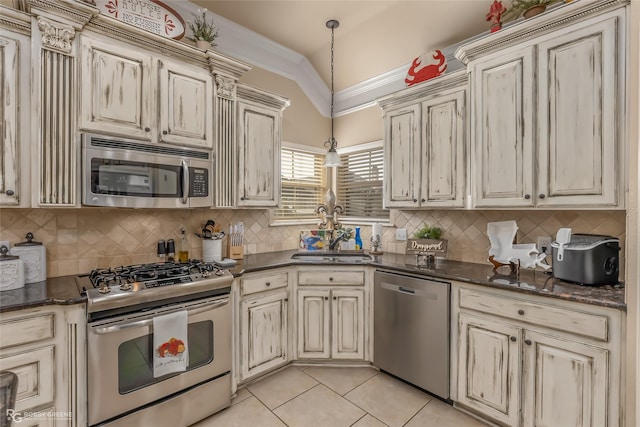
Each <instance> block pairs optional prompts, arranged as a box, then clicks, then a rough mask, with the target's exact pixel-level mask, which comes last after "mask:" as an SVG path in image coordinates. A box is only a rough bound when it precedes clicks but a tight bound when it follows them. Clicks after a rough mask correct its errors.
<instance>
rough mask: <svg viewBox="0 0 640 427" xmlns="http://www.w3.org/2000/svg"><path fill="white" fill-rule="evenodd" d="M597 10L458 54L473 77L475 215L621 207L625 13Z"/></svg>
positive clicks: (552, 17) (561, 16) (553, 16)
mask: <svg viewBox="0 0 640 427" xmlns="http://www.w3.org/2000/svg"><path fill="white" fill-rule="evenodd" d="M602 3H604V2H597V1H593V2H585V3H582V4H577V3H576V4H567V5H565V6H564V7H558V8H557V9H554V10H553V11H552V12H549V13H548V14H545V16H544V17H540V18H537V19H536V20H530V21H523V22H521V23H519V24H518V25H514V26H513V27H510V28H509V31H506V32H498V33H495V34H492V35H490V36H488V37H485V38H482V39H477V40H474V41H472V42H470V43H468V44H465V45H462V46H460V48H459V49H458V51H457V52H456V56H457V57H458V58H460V59H461V60H462V61H464V62H465V63H467V65H468V70H469V72H470V75H471V77H470V81H471V89H470V97H471V103H472V104H473V114H472V116H471V147H472V153H473V155H472V163H471V182H472V188H473V190H472V195H473V207H478V208H485V207H517V208H522V207H551V208H560V207H572V208H590V209H593V208H596V209H597V208H623V207H624V197H623V195H624V188H625V184H626V180H625V174H624V166H623V165H624V164H625V162H624V155H625V150H626V148H625V146H626V144H625V138H626V121H627V119H626V117H627V116H626V113H625V110H626V103H625V99H626V94H625V79H626V72H625V70H626V57H625V52H626V47H625V40H626V36H625V31H626V27H625V14H626V11H625V5H624V2H618V3H614V2H610V3H608V4H606V5H603V4H602ZM606 8H610V9H613V10H609V11H606V10H604V9H606Z"/></svg>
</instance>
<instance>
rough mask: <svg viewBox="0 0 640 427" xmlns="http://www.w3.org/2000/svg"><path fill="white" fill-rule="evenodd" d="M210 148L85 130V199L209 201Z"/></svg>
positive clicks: (102, 202) (109, 202) (148, 204)
mask: <svg viewBox="0 0 640 427" xmlns="http://www.w3.org/2000/svg"><path fill="white" fill-rule="evenodd" d="M212 171H213V154H212V152H211V151H210V150H195V149H191V148H181V147H171V146H167V145H161V144H148V143H147V144H145V143H142V142H139V141H134V140H129V139H124V138H115V137H111V136H104V135H96V134H90V133H86V134H83V135H82V176H83V180H82V204H84V205H87V206H109V207H122V208H188V207H208V206H211V204H212V201H213V197H212V194H211V188H212V185H211V183H212V179H213V173H212Z"/></svg>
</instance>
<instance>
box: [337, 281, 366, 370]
mask: <svg viewBox="0 0 640 427" xmlns="http://www.w3.org/2000/svg"><path fill="white" fill-rule="evenodd" d="M331 357H332V358H334V359H360V360H362V359H364V291H362V290H346V291H345V290H337V291H336V290H334V291H332V292H331Z"/></svg>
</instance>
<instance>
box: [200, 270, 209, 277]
mask: <svg viewBox="0 0 640 427" xmlns="http://www.w3.org/2000/svg"><path fill="white" fill-rule="evenodd" d="M210 275H211V272H210V271H209V270H205V271H203V272H202V277H209V276H210Z"/></svg>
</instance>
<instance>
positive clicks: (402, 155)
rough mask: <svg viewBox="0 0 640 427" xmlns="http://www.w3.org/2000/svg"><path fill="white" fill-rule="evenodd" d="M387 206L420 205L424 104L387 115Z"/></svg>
mask: <svg viewBox="0 0 640 427" xmlns="http://www.w3.org/2000/svg"><path fill="white" fill-rule="evenodd" d="M384 128H385V130H384V170H385V171H386V172H385V175H386V176H387V178H386V179H385V180H384V207H385V208H407V207H409V208H410V207H417V206H420V201H419V200H418V196H419V193H420V191H419V190H420V189H419V188H418V187H417V186H418V185H419V183H420V164H421V162H422V158H421V156H420V105H419V104H416V105H411V106H408V107H403V108H398V109H396V110H391V111H388V112H386V113H385V115H384Z"/></svg>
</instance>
